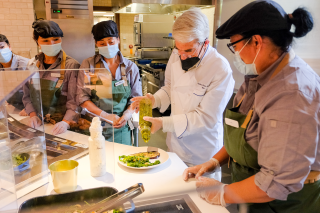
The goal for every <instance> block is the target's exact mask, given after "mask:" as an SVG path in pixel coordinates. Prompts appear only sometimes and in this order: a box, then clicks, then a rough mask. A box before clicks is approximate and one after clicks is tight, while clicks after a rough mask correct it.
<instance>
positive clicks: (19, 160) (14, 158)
mask: <svg viewBox="0 0 320 213" xmlns="http://www.w3.org/2000/svg"><path fill="white" fill-rule="evenodd" d="M12 161H13V164H14V165H15V166H19V165H21V164H23V163H24V162H26V161H27V157H26V156H23V155H20V154H18V155H15V156H12Z"/></svg>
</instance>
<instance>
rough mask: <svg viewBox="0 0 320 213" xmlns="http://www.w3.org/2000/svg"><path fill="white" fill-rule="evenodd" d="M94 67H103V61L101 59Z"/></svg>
mask: <svg viewBox="0 0 320 213" xmlns="http://www.w3.org/2000/svg"><path fill="white" fill-rule="evenodd" d="M94 68H96V69H99V68H101V61H99V62H98V63H96V65H95V66H94Z"/></svg>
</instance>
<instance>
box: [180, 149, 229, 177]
mask: <svg viewBox="0 0 320 213" xmlns="http://www.w3.org/2000/svg"><path fill="white" fill-rule="evenodd" d="M228 159H229V155H228V153H227V150H226V148H225V147H224V146H223V147H222V148H221V149H220V150H219V152H217V154H215V155H214V156H213V157H212V159H210V160H209V161H207V162H205V163H203V164H200V165H197V166H193V167H189V168H187V169H185V170H184V172H183V174H182V177H183V179H184V180H185V181H187V180H188V179H189V178H196V179H198V178H199V177H200V176H202V175H203V174H204V173H206V172H212V171H214V170H215V169H216V167H217V166H218V165H220V166H221V165H223V164H225V163H226V162H228ZM217 161H218V162H217Z"/></svg>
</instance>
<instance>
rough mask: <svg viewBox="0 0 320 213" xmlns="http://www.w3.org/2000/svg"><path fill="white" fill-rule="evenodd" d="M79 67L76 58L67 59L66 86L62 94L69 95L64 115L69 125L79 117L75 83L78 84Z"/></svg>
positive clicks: (64, 119)
mask: <svg viewBox="0 0 320 213" xmlns="http://www.w3.org/2000/svg"><path fill="white" fill-rule="evenodd" d="M79 67H80V64H79V63H78V62H77V61H76V60H74V59H69V60H67V61H66V69H67V70H66V71H65V80H64V86H63V89H62V92H61V94H62V95H65V96H67V102H66V108H67V111H66V114H65V115H64V117H63V121H64V122H66V123H67V124H69V125H70V122H71V121H77V118H78V112H77V110H78V106H77V103H76V98H77V97H76V95H77V87H76V86H75V85H77V78H78V69H79ZM68 69H73V70H68Z"/></svg>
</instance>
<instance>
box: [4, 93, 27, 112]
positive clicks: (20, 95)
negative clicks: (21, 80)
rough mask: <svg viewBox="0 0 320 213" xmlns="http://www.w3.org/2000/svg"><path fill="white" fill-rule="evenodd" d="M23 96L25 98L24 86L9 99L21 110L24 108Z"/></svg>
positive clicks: (9, 101)
mask: <svg viewBox="0 0 320 213" xmlns="http://www.w3.org/2000/svg"><path fill="white" fill-rule="evenodd" d="M22 98H23V90H22V88H20V89H19V90H18V91H17V92H15V93H14V94H13V95H12V96H11V97H10V98H9V99H8V100H7V102H8V104H10V105H12V106H14V107H15V108H17V109H19V110H23V109H24V105H23V102H22Z"/></svg>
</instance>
